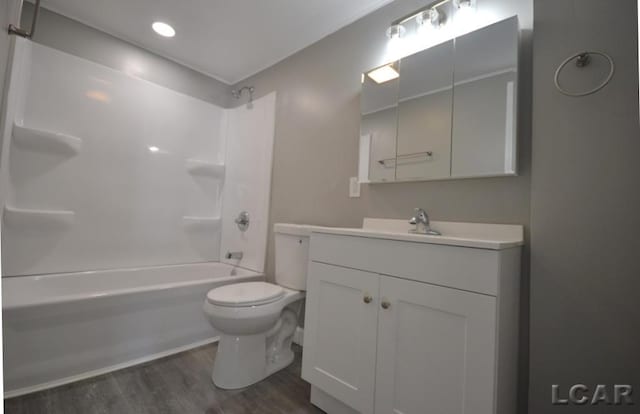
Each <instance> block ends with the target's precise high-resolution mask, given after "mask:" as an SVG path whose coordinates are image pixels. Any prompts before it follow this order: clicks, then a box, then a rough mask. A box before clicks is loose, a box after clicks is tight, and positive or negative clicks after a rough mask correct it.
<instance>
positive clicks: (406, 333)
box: [302, 219, 523, 414]
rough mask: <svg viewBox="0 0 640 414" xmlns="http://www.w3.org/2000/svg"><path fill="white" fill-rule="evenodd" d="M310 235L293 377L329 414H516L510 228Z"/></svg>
mask: <svg viewBox="0 0 640 414" xmlns="http://www.w3.org/2000/svg"><path fill="white" fill-rule="evenodd" d="M431 224H432V226H433V228H434V229H435V230H438V231H440V232H441V233H442V235H441V236H426V235H420V234H410V233H409V232H408V230H409V227H410V226H409V224H407V222H406V221H404V220H380V219H365V222H364V226H363V228H361V229H346V228H319V229H317V230H315V231H314V233H313V234H312V237H311V250H310V257H309V274H308V282H307V305H306V306H307V307H306V317H305V326H304V333H305V337H304V351H303V363H302V377H303V378H304V379H305V380H306V381H308V382H310V383H311V384H312V392H311V401H312V403H314V404H315V405H316V406H318V407H320V408H322V409H323V410H324V411H326V412H327V413H329V414H341V413H363V414H368V413H376V414H391V413H404V414H424V413H429V414H449V413H451V414H453V413H456V414H490V413H491V414H493V413H497V414H507V413H510V414H511V413H514V412H516V394H517V392H516V388H517V347H518V311H519V295H520V292H519V281H520V256H521V246H522V244H523V229H522V226H516V225H493V224H470V223H447V222H432V223H431Z"/></svg>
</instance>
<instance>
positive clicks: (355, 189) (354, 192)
mask: <svg viewBox="0 0 640 414" xmlns="http://www.w3.org/2000/svg"><path fill="white" fill-rule="evenodd" d="M349 197H351V198H357V197H360V180H358V177H351V178H349Z"/></svg>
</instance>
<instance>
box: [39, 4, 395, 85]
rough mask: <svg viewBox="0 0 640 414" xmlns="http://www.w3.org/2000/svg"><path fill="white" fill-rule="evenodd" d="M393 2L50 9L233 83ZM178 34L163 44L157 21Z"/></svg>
mask: <svg viewBox="0 0 640 414" xmlns="http://www.w3.org/2000/svg"><path fill="white" fill-rule="evenodd" d="M391 1H393V0H347V1H345V0H43V1H42V5H43V7H45V8H47V9H50V10H52V11H55V12H57V13H60V14H62V15H65V16H67V17H70V18H72V19H74V20H78V21H80V22H83V23H85V24H87V25H89V26H92V27H95V28H96V29H99V30H102V31H104V32H107V33H109V34H112V35H114V36H116V37H118V38H120V39H123V40H126V41H129V42H131V43H134V44H136V45H138V46H141V47H143V48H145V49H148V50H151V51H153V52H155V53H157V54H159V55H162V56H164V57H166V58H169V59H171V60H174V61H176V62H179V63H181V64H183V65H185V66H188V67H190V68H192V69H195V70H197V71H199V72H202V73H205V74H207V75H209V76H212V77H214V78H216V79H218V80H221V81H223V82H225V83H228V84H234V83H236V82H238V81H240V80H242V79H245V78H247V77H249V76H251V75H253V74H255V73H257V72H259V71H261V70H263V69H266V68H268V67H269V66H271V65H273V64H275V63H277V62H279V61H280V60H282V59H284V58H286V57H287V56H290V55H292V54H294V53H295V52H297V51H299V50H301V49H303V48H305V47H307V46H309V45H311V44H312V43H314V42H316V41H318V40H320V39H322V38H323V37H325V36H327V35H328V34H331V33H333V32H335V31H336V30H338V29H340V28H342V27H344V26H346V25H348V24H349V23H351V22H353V21H355V20H357V19H359V18H360V17H362V16H365V15H366V14H368V13H371V12H372V11H374V10H376V9H378V8H380V7H382V6H384V5H385V4H387V3H390V2H391ZM158 20H159V21H164V22H166V23H169V24H171V25H172V26H173V27H174V28H175V30H176V32H177V34H176V36H175V37H173V38H162V37H160V36H158V35H157V34H155V33H154V32H153V31H152V30H151V24H152V23H153V22H154V21H158Z"/></svg>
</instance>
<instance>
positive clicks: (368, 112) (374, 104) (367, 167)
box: [360, 62, 399, 182]
mask: <svg viewBox="0 0 640 414" xmlns="http://www.w3.org/2000/svg"><path fill="white" fill-rule="evenodd" d="M398 77H399V71H398V63H397V62H394V63H390V64H388V65H385V66H382V67H380V68H376V69H374V70H371V71H369V72H367V73H366V74H363V76H362V95H361V102H360V108H361V112H362V119H361V127H360V135H361V136H360V149H361V151H360V163H361V167H360V175H361V176H360V181H362V182H367V181H370V182H386V181H394V179H395V157H396V136H397V130H396V129H397V128H396V126H397V107H398ZM365 171H367V172H368V177H363V176H362V174H363V173H364V172H365Z"/></svg>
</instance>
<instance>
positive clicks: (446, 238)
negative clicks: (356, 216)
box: [311, 218, 524, 250]
mask: <svg viewBox="0 0 640 414" xmlns="http://www.w3.org/2000/svg"><path fill="white" fill-rule="evenodd" d="M431 227H432V228H433V229H434V230H437V231H439V232H441V233H442V235H441V236H429V235H424V234H414V233H409V230H410V229H411V228H412V226H411V225H410V224H408V223H407V221H405V220H392V219H374V218H365V219H364V224H363V226H362V228H348V227H319V226H318V227H314V228H313V229H312V230H311V231H312V232H313V233H324V234H338V235H345V236H356V237H368V238H375V239H388V240H400V241H408V242H417V243H427V244H443V245H450V246H460V247H472V248H478V249H490V250H503V249H509V248H513V247H518V246H522V245H523V244H524V237H523V234H524V230H523V226H521V225H511V224H483V223H458V222H446V221H432V222H431Z"/></svg>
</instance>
